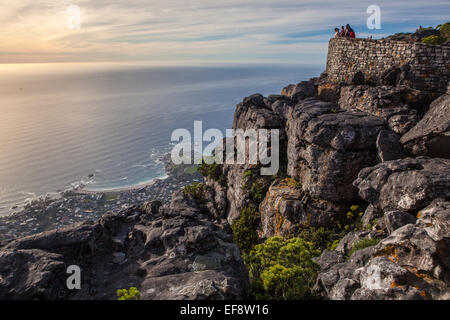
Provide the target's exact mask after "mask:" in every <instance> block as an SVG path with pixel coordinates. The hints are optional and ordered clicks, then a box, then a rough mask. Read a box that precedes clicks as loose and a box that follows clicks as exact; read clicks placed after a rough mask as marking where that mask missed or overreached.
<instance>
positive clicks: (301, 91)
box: [281, 78, 317, 103]
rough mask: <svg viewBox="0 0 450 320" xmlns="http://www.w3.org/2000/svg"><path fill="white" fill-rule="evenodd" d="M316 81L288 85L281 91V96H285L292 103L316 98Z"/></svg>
mask: <svg viewBox="0 0 450 320" xmlns="http://www.w3.org/2000/svg"><path fill="white" fill-rule="evenodd" d="M315 80H316V79H314V78H313V79H311V80H310V81H302V82H300V83H298V84H296V85H294V84H290V85H288V86H287V87H285V88H283V90H282V91H281V95H282V96H287V97H289V98H290V99H291V101H292V102H293V103H297V102H299V101H301V100H304V99H307V98H311V97H315V96H317V84H316V81H315Z"/></svg>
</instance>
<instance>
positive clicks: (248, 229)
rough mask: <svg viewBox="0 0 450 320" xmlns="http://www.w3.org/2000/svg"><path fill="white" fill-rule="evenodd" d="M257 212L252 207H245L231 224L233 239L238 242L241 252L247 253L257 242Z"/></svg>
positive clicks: (258, 218)
mask: <svg viewBox="0 0 450 320" xmlns="http://www.w3.org/2000/svg"><path fill="white" fill-rule="evenodd" d="M259 220H260V217H259V213H258V212H257V211H256V209H255V208H253V207H245V208H244V209H242V210H241V215H240V216H239V218H238V219H236V220H234V221H233V223H232V224H231V229H232V230H233V240H234V242H235V243H237V244H238V246H239V249H240V250H241V252H242V253H243V254H246V253H248V252H249V251H250V250H251V249H252V248H253V247H254V246H255V245H256V244H257V243H258V234H257V231H256V230H257V228H258V225H259Z"/></svg>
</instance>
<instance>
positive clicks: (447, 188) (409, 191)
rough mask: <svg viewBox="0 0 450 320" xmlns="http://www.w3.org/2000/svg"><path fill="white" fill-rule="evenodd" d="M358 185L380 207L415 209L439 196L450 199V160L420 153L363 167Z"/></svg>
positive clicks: (386, 208) (362, 195) (367, 199)
mask: <svg viewBox="0 0 450 320" xmlns="http://www.w3.org/2000/svg"><path fill="white" fill-rule="evenodd" d="M354 185H355V186H356V187H357V188H358V189H359V195H360V197H361V198H363V199H364V200H366V201H368V202H370V203H371V204H373V206H374V207H375V208H377V209H379V210H383V211H388V210H398V211H407V212H414V211H415V210H419V209H422V208H424V207H425V206H427V205H428V204H429V203H431V201H432V200H434V199H437V198H442V199H446V200H449V199H450V160H448V159H440V158H427V157H418V158H416V159H413V158H406V159H401V160H393V161H387V162H383V163H380V164H378V165H376V166H374V167H369V168H365V169H363V170H361V172H360V173H359V175H358V179H357V180H356V181H355V183H354Z"/></svg>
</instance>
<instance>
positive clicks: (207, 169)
mask: <svg viewBox="0 0 450 320" xmlns="http://www.w3.org/2000/svg"><path fill="white" fill-rule="evenodd" d="M198 172H200V173H201V174H202V175H203V176H204V177H208V178H210V179H212V180H215V181H217V182H218V183H220V184H221V185H223V186H225V185H226V184H227V178H226V177H225V176H224V175H223V173H222V165H221V164H218V163H213V164H207V163H206V162H204V161H203V162H202V163H201V164H200V165H199V167H198Z"/></svg>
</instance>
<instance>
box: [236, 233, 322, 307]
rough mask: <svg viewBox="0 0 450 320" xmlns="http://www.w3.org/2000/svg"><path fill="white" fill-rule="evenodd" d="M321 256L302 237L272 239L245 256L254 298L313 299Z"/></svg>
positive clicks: (251, 293)
mask: <svg viewBox="0 0 450 320" xmlns="http://www.w3.org/2000/svg"><path fill="white" fill-rule="evenodd" d="M319 254H320V251H319V250H317V249H315V248H314V245H313V244H312V243H311V242H307V241H304V240H303V239H300V238H291V239H283V238H281V237H272V238H269V239H267V241H266V242H265V243H262V244H258V245H256V246H255V247H254V249H253V250H251V251H250V253H249V254H248V255H246V256H245V262H246V265H247V268H248V269H249V276H250V279H251V290H250V291H251V292H250V295H251V297H252V298H254V299H276V300H280V299H283V300H292V299H305V298H311V296H312V295H311V288H312V286H313V285H314V283H315V281H316V277H317V272H318V270H319V268H318V265H317V264H316V263H315V262H314V261H313V260H312V258H313V257H316V256H318V255H319Z"/></svg>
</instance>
